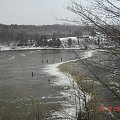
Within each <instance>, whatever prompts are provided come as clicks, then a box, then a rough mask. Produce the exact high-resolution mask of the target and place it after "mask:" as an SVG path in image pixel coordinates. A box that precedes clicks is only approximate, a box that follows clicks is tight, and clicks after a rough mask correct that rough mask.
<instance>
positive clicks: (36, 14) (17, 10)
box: [0, 0, 73, 25]
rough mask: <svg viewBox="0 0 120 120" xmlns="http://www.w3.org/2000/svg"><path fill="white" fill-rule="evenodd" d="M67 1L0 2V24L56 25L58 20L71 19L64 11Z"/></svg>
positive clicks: (1, 0)
mask: <svg viewBox="0 0 120 120" xmlns="http://www.w3.org/2000/svg"><path fill="white" fill-rule="evenodd" d="M68 4H69V0H0V23H3V24H33V25H42V24H56V23H61V22H60V21H58V20H56V19H55V18H54V17H53V16H54V15H55V16H56V17H58V18H66V17H68V18H71V17H73V14H72V13H71V12H69V11H67V10H66V6H67V5H68Z"/></svg>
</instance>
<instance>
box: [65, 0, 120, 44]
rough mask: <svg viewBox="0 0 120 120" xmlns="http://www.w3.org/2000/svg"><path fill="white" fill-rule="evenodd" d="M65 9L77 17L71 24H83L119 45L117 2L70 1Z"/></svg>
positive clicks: (115, 0) (108, 0)
mask: <svg viewBox="0 0 120 120" xmlns="http://www.w3.org/2000/svg"><path fill="white" fill-rule="evenodd" d="M71 2H72V4H71V5H70V6H68V7H67V9H68V10H69V11H72V12H73V13H75V14H76V15H77V16H78V17H77V18H76V19H74V20H72V21H73V22H76V23H77V24H85V25H87V26H89V28H92V29H93V28H94V29H95V30H96V31H98V32H100V33H102V34H105V35H107V36H109V38H110V39H111V40H114V41H116V42H118V43H120V29H119V26H120V1H119V0H114V1H113V0H84V1H82V0H80V2H76V1H75V0H71Z"/></svg>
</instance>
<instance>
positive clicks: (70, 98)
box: [44, 50, 96, 119]
mask: <svg viewBox="0 0 120 120" xmlns="http://www.w3.org/2000/svg"><path fill="white" fill-rule="evenodd" d="M94 52H96V51H95V50H90V51H85V52H84V55H83V57H82V58H81V59H85V58H88V57H92V55H93V54H94ZM76 60H78V59H76ZM76 60H70V61H66V62H61V63H55V64H49V65H46V66H45V68H44V71H45V72H46V73H47V74H49V75H50V76H56V80H55V81H54V82H53V84H54V85H57V86H64V90H63V91H62V92H61V94H62V95H63V96H64V97H66V98H67V102H66V103H63V104H62V106H63V109H62V111H59V112H57V113H53V115H55V114H56V115H58V116H59V117H68V118H74V119H76V105H75V104H76V103H75V93H76V92H77V91H74V87H73V84H72V83H73V79H72V77H71V75H68V74H64V73H62V72H61V71H60V70H59V68H58V66H60V65H61V64H64V63H68V62H74V61H76ZM74 84H75V87H76V88H78V87H77V83H75V82H74ZM79 91H80V90H79ZM80 92H81V91H80ZM89 97H90V96H88V98H89ZM77 102H78V101H77ZM81 102H82V100H81ZM77 104H78V103H77ZM77 112H79V108H78V111H77Z"/></svg>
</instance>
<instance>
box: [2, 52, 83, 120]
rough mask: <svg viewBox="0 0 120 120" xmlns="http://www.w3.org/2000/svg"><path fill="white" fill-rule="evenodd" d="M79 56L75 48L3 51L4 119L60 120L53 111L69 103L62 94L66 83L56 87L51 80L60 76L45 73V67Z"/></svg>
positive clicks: (59, 109)
mask: <svg viewBox="0 0 120 120" xmlns="http://www.w3.org/2000/svg"><path fill="white" fill-rule="evenodd" d="M77 52H78V53H79V54H81V55H82V53H83V52H82V51H77ZM75 57H76V56H75V54H74V53H73V52H72V51H71V50H35V51H32V50H31V51H28V50H26V51H3V52H2V51H1V52H0V120H44V119H45V120H46V119H48V120H54V119H55V120H56V119H59V115H55V114H53V113H55V112H57V111H59V112H60V111H61V110H62V108H63V107H64V106H62V104H61V103H63V102H64V103H66V102H67V98H66V97H65V96H63V95H61V94H60V93H61V92H62V91H63V89H64V86H55V85H54V86H53V85H52V82H51V81H50V82H49V81H48V79H49V78H50V79H52V80H57V77H56V76H50V75H49V74H47V73H45V72H44V71H43V68H44V67H45V65H46V64H54V63H59V62H63V61H68V60H73V59H75ZM32 72H33V76H32ZM68 89H69V88H68ZM38 118H39V119H38ZM63 119H66V118H63Z"/></svg>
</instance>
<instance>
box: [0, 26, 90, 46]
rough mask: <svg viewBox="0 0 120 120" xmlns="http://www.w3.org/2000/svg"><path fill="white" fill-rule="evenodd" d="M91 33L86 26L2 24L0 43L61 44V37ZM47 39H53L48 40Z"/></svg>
mask: <svg viewBox="0 0 120 120" xmlns="http://www.w3.org/2000/svg"><path fill="white" fill-rule="evenodd" d="M84 33H89V31H88V30H87V27H85V26H75V25H58V24H55V25H41V26H34V25H16V24H15V25H14V24H12V25H3V24H0V43H1V44H7V45H10V44H11V43H14V44H17V45H18V46H23V45H25V46H26V45H33V44H35V45H36V46H47V45H48V46H59V45H60V40H59V39H58V38H60V37H70V36H80V35H81V34H84ZM47 39H51V40H49V41H47Z"/></svg>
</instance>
